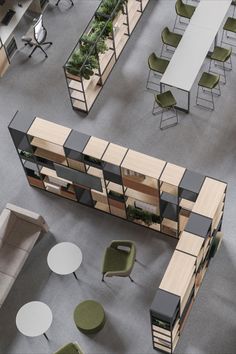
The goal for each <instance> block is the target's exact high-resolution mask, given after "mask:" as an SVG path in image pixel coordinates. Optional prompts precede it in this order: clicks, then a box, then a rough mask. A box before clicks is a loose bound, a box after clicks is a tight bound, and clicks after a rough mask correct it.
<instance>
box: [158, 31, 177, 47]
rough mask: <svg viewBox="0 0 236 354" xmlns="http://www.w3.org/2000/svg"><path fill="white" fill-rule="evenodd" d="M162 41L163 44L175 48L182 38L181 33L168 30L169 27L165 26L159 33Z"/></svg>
mask: <svg viewBox="0 0 236 354" xmlns="http://www.w3.org/2000/svg"><path fill="white" fill-rule="evenodd" d="M161 38H162V41H163V43H164V44H166V45H169V46H171V47H174V48H177V47H178V45H179V42H180V41H181V39H182V35H181V34H178V33H174V32H171V31H169V29H168V28H167V27H166V28H164V30H163V31H162V35H161Z"/></svg>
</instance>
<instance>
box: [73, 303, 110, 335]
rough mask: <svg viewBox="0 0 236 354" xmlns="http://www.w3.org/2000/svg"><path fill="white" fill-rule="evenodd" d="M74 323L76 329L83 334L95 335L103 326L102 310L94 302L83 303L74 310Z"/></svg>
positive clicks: (104, 319)
mask: <svg viewBox="0 0 236 354" xmlns="http://www.w3.org/2000/svg"><path fill="white" fill-rule="evenodd" d="M74 321H75V324H76V326H77V328H78V329H79V330H80V331H81V332H83V333H84V334H91V333H96V332H98V331H100V329H102V327H103V326H104V324H105V321H106V318H105V312H104V309H103V307H102V305H101V304H99V303H98V302H96V301H93V300H86V301H83V302H81V303H80V304H79V305H78V306H77V307H76V308H75V311H74Z"/></svg>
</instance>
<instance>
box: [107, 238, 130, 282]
mask: <svg viewBox="0 0 236 354" xmlns="http://www.w3.org/2000/svg"><path fill="white" fill-rule="evenodd" d="M135 257H136V246H135V244H134V242H132V241H128V240H117V241H112V242H111V244H110V246H109V247H107V249H106V251H105V254H104V258H103V264H102V281H104V276H105V277H114V276H118V277H129V278H130V280H131V281H133V279H132V278H131V276H130V273H131V271H132V269H133V267H134V262H135Z"/></svg>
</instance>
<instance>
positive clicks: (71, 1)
mask: <svg viewBox="0 0 236 354" xmlns="http://www.w3.org/2000/svg"><path fill="white" fill-rule="evenodd" d="M69 1H70V3H71V6H74V3H73V0H69ZM60 2H61V0H58V1H57V3H56V6H58V5H59V3H60Z"/></svg>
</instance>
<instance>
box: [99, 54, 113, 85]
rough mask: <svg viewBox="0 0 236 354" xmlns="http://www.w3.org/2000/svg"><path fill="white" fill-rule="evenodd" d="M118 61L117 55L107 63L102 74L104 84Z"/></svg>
mask: <svg viewBox="0 0 236 354" xmlns="http://www.w3.org/2000/svg"><path fill="white" fill-rule="evenodd" d="M115 63H116V58H115V55H114V56H113V57H112V59H111V60H110V63H109V64H108V65H107V67H106V69H105V70H104V72H103V74H102V83H103V84H104V83H105V81H106V79H107V78H108V76H109V74H110V72H111V70H112V68H113V67H114V65H115Z"/></svg>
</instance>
